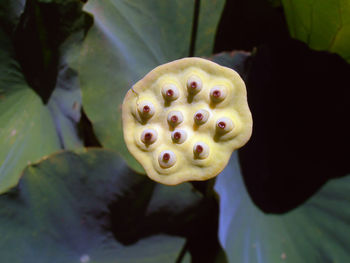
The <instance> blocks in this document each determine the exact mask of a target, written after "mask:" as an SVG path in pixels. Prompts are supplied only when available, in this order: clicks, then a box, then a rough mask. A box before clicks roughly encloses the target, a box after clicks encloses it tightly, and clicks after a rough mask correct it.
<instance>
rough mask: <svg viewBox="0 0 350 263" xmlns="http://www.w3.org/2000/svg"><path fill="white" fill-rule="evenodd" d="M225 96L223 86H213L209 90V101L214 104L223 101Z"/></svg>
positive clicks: (225, 91)
mask: <svg viewBox="0 0 350 263" xmlns="http://www.w3.org/2000/svg"><path fill="white" fill-rule="evenodd" d="M226 96H227V89H226V87H224V86H215V87H213V88H212V89H211V90H210V99H211V101H212V102H214V103H219V102H221V101H223V100H224V99H225V98H226Z"/></svg>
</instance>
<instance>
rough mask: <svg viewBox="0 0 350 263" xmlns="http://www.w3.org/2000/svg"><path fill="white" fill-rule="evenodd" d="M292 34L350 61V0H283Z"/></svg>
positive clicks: (314, 46) (313, 45) (318, 48)
mask: <svg viewBox="0 0 350 263" xmlns="http://www.w3.org/2000/svg"><path fill="white" fill-rule="evenodd" d="M282 4H283V7H284V12H285V14H286V18H287V22H288V26H289V30H290V33H291V35H292V37H294V38H297V39H299V40H301V41H304V42H305V43H307V44H308V45H309V46H310V47H311V48H313V49H316V50H326V51H330V52H335V53H338V54H339V55H341V56H342V57H343V58H344V59H345V60H347V61H348V62H350V48H349V46H350V16H349V13H350V1H348V0H333V1H328V0H317V1H315V0H293V1H291V0H282Z"/></svg>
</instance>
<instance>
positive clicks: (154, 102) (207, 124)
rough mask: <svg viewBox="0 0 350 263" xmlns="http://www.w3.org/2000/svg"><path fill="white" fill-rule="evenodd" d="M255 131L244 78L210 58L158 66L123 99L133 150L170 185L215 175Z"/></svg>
mask: <svg viewBox="0 0 350 263" xmlns="http://www.w3.org/2000/svg"><path fill="white" fill-rule="evenodd" d="M159 83H161V84H160V85H159ZM180 83H181V84H180ZM232 94H234V97H235V99H234V100H233V99H231V95H232ZM135 108H136V109H137V110H136V114H135ZM135 132H136V134H135ZM251 132H252V117H251V114H250V111H249V107H248V104H247V95H246V89H245V85H244V82H243V80H242V79H241V77H240V76H239V75H238V74H237V73H236V72H235V71H234V70H232V69H230V68H226V67H222V66H219V65H218V64H216V63H213V62H211V61H209V60H206V59H201V58H184V59H179V60H176V61H173V62H170V63H167V64H165V65H161V66H159V67H157V68H156V69H154V70H152V71H151V72H150V73H149V74H147V75H146V76H145V77H144V78H143V79H141V80H140V81H139V82H137V83H136V84H134V85H133V88H132V89H131V90H129V91H128V93H127V94H126V97H125V99H124V102H123V134H124V140H125V143H126V146H127V148H128V150H129V152H130V153H131V154H132V155H133V156H134V157H135V159H136V160H137V161H138V162H140V164H141V165H142V166H143V168H144V170H145V171H146V174H147V175H148V176H149V177H150V178H151V179H152V180H155V181H157V182H159V183H163V184H167V185H176V184H179V183H182V182H186V181H193V180H195V181H200V180H207V179H210V178H213V177H215V176H216V175H218V174H219V173H220V172H221V171H222V170H223V169H224V167H225V165H226V164H227V163H228V162H229V159H230V156H231V153H232V152H233V151H234V150H235V149H238V148H240V147H241V146H243V145H244V144H245V143H246V142H247V141H248V139H249V138H250V135H251ZM149 145H151V146H150V147H148V146H149ZM126 159H127V160H129V159H130V158H126ZM129 165H131V166H133V167H134V168H136V166H134V165H135V164H134V163H133V162H130V161H129Z"/></svg>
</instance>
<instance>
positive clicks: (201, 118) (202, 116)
mask: <svg viewBox="0 0 350 263" xmlns="http://www.w3.org/2000/svg"><path fill="white" fill-rule="evenodd" d="M208 118H209V112H208V111H207V110H198V111H197V112H196V113H195V114H194V122H195V123H196V124H197V125H202V124H204V123H206V122H207V121H208Z"/></svg>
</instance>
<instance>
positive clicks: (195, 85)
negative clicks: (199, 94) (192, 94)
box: [191, 81, 197, 89]
mask: <svg viewBox="0 0 350 263" xmlns="http://www.w3.org/2000/svg"><path fill="white" fill-rule="evenodd" d="M191 88H192V89H195V88H197V82H195V81H192V82H191Z"/></svg>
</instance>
